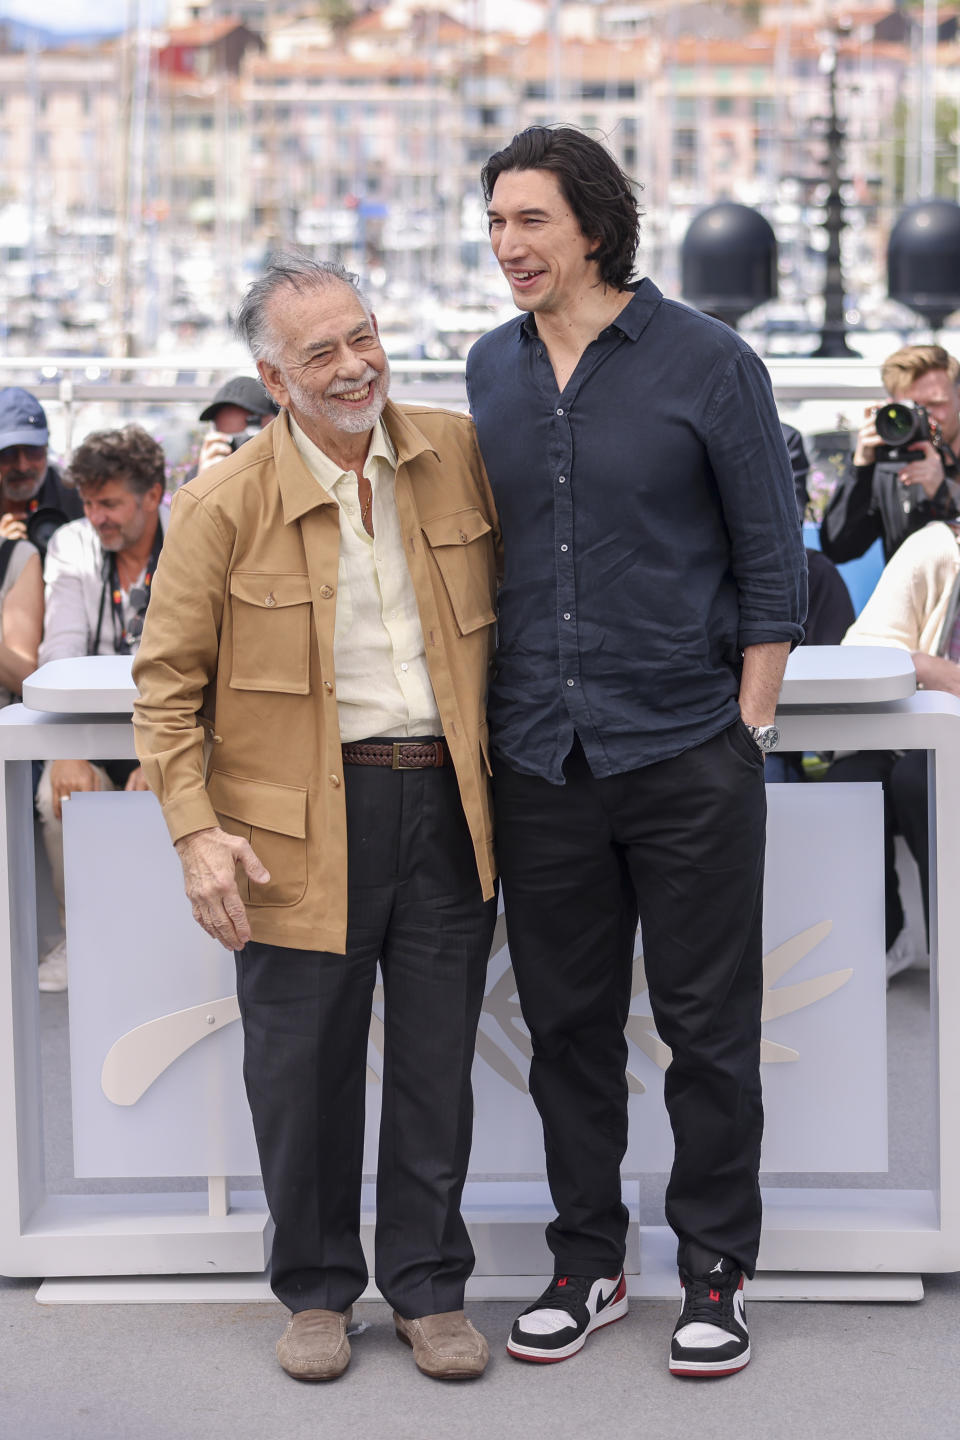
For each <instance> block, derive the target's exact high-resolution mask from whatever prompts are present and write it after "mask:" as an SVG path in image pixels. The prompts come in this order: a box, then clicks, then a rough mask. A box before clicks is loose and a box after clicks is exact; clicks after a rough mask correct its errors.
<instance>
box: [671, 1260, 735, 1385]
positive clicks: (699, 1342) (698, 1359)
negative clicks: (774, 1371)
mask: <svg viewBox="0 0 960 1440" xmlns="http://www.w3.org/2000/svg"><path fill="white" fill-rule="evenodd" d="M680 1294H681V1307H680V1319H679V1320H678V1321H677V1324H676V1327H675V1329H674V1332H673V1340H672V1341H671V1344H670V1374H671V1375H689V1376H694V1377H701V1378H707V1377H710V1376H717V1375H733V1374H735V1373H736V1371H737V1370H742V1369H743V1367H744V1366H745V1365H746V1364H748V1363H749V1360H750V1336H749V1333H748V1331H747V1316H746V1308H745V1306H744V1300H743V1272H742V1271H741V1270H738V1269H737V1267H736V1265H735V1264H734V1263H733V1261H732V1260H728V1259H726V1257H725V1256H723V1255H716V1256H714V1257H713V1259H712V1263H710V1264H709V1265H698V1267H697V1273H696V1274H692V1273H691V1272H690V1271H689V1270H686V1269H684V1267H683V1266H682V1265H681V1267H680Z"/></svg>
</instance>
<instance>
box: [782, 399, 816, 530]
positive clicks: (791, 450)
mask: <svg viewBox="0 0 960 1440" xmlns="http://www.w3.org/2000/svg"><path fill="white" fill-rule="evenodd" d="M780 429H781V430H782V431H783V438H784V441H785V443H786V446H787V454H788V455H789V456H790V468H791V470H792V471H793V488H794V490H795V491H796V494H797V509H798V510H799V511H800V523H801V525H802V524H803V517H804V515H805V514H806V509H807V476H808V475H809V474H810V461H809V460H808V459H807V452H806V450H805V449H804V445H803V436H802V435H801V434H800V431H799V430H797V429H795V427H794V426H793V425H787V424H786V423H785V422H784V421H783V420H781V421H780Z"/></svg>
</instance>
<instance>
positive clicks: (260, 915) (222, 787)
mask: <svg viewBox="0 0 960 1440" xmlns="http://www.w3.org/2000/svg"><path fill="white" fill-rule="evenodd" d="M238 329H239V331H240V333H241V334H242V335H243V336H244V338H245V339H246V341H247V343H248V344H249V346H250V350H251V352H252V354H253V357H254V359H255V360H256V362H257V367H258V369H259V372H260V376H261V378H262V380H263V382H264V384H265V385H266V387H267V390H268V391H269V392H270V394H271V395H272V396H273V397H274V399H275V400H276V401H277V403H278V405H280V406H281V407H282V409H281V413H280V415H279V416H278V417H277V419H276V420H274V421H273V422H272V423H271V424H269V425H268V426H267V427H266V428H265V429H264V430H263V431H261V432H260V434H259V435H256V436H254V438H253V439H251V440H249V441H248V442H247V443H246V444H245V445H243V446H242V447H241V448H240V449H239V450H238V451H237V452H236V454H234V455H232V456H230V458H229V459H226V460H224V461H222V462H221V463H219V464H216V465H213V466H211V467H210V468H209V469H206V470H204V471H203V473H202V474H201V475H199V476H198V477H197V478H196V479H195V480H192V481H191V482H190V483H189V484H187V485H185V486H184V487H183V488H182V490H181V491H180V492H179V493H178V495H177V497H176V499H175V502H174V506H173V513H172V517H171V523H170V529H169V533H168V535H167V539H166V542H165V544H164V550H163V560H162V564H161V566H160V568H159V570H158V572H157V576H156V581H155V583H154V589H153V598H152V601H151V605H150V612H149V617H148V623H147V625H146V628H145V632H144V638H143V641H142V644H141V648H140V651H139V654H138V656H137V660H136V664H135V670H134V675H135V678H136V681H137V684H138V687H139V692H140V696H139V700H138V702H137V706H136V713H135V725H136V732H137V748H138V752H139V754H140V757H141V760H142V763H143V767H144V772H145V774H146V776H147V779H148V782H149V784H150V786H151V788H152V789H153V790H154V791H155V792H156V794H157V795H158V796H159V798H160V801H161V803H162V805H163V810H164V815H165V818H166V821H167V824H168V827H169V829H170V834H171V838H172V839H173V841H174V843H175V845H176V848H177V850H178V852H179V854H180V858H181V861H182V864H183V871H184V879H185V885H186V891H187V895H188V896H189V898H190V901H191V904H192V907H193V913H194V916H195V918H196V920H197V921H198V923H199V924H200V925H202V926H203V928H204V929H205V930H206V931H207V932H208V933H209V934H210V935H212V936H214V937H216V939H218V940H219V941H220V942H221V943H222V944H223V945H224V946H226V947H227V948H228V949H230V950H233V951H235V953H236V965H237V990H238V996H239V1000H240V1009H241V1015H242V1020H243V1028H244V1077H245V1080H246V1086H247V1095H248V1098H249V1101H250V1106H251V1111H252V1114H253V1121H254V1128H255V1131H256V1136H257V1144H258V1148H259V1154H260V1162H261V1169H262V1173H263V1180H264V1189H265V1192H266V1196H267V1201H268V1204H269V1206H270V1210H271V1213H272V1215H273V1219H274V1221H275V1224H276V1235H275V1239H274V1244H273V1257H272V1268H271V1283H272V1286H273V1289H274V1292H275V1294H276V1295H277V1296H278V1298H279V1299H280V1300H282V1301H283V1303H284V1304H285V1305H286V1306H287V1307H288V1308H289V1309H290V1311H291V1312H292V1318H291V1320H290V1323H289V1325H288V1327H287V1329H286V1332H285V1333H284V1335H283V1336H282V1338H281V1340H280V1342H279V1344H278V1346H277V1355H278V1359H279V1361H280V1364H281V1365H282V1366H283V1368H284V1369H285V1370H286V1371H287V1372H288V1374H290V1375H292V1376H294V1377H295V1378H297V1379H301V1380H329V1379H334V1378H336V1377H337V1376H338V1375H341V1374H342V1373H343V1371H344V1370H345V1369H346V1367H347V1363H348V1361H349V1358H350V1343H349V1340H348V1339H347V1326H348V1324H349V1322H350V1318H351V1307H352V1306H353V1304H354V1302H355V1301H356V1300H358V1299H359V1297H360V1295H361V1294H362V1293H363V1291H364V1289H365V1287H366V1284H367V1278H368V1276H367V1267H366V1263H365V1260H364V1255H363V1251H362V1249H361V1245H360V1183H361V1176H362V1165H363V1128H364V1101H365V1092H366V1070H367V1035H368V1029H369V1025H370V1016H371V1007H372V1000H373V992H374V984H375V980H376V971H377V965H378V963H379V965H380V969H381V973H382V976H383V988H384V995H385V999H384V1031H385V1047H384V1054H383V1073H382V1112H381V1124H380V1153H379V1163H378V1180H377V1225H376V1238H375V1272H376V1281H377V1284H378V1286H379V1288H380V1291H381V1293H382V1294H383V1295H384V1297H385V1298H386V1299H387V1300H388V1301H389V1302H390V1304H391V1305H392V1306H393V1308H394V1324H395V1327H396V1332H397V1336H398V1338H399V1339H401V1340H402V1341H404V1342H405V1343H406V1344H408V1345H410V1346H411V1347H412V1349H413V1357H414V1360H415V1362H416V1364H417V1366H418V1367H419V1369H420V1370H421V1371H423V1372H424V1373H425V1374H427V1375H430V1376H433V1377H435V1378H440V1379H468V1378H472V1377H476V1376H479V1375H480V1374H482V1372H483V1370H484V1367H485V1365H486V1362H487V1357H488V1351H487V1344H486V1341H485V1340H484V1338H483V1336H482V1335H480V1334H479V1333H478V1332H477V1331H476V1330H475V1329H474V1327H473V1326H472V1325H471V1324H470V1322H469V1321H468V1320H467V1319H466V1317H465V1315H464V1313H463V1295H464V1286H465V1283H466V1280H467V1277H468V1276H469V1274H470V1273H471V1270H472V1268H473V1258H474V1257H473V1250H472V1248H471V1245H470V1241H469V1238H468V1235H467V1232H466V1227H465V1225H464V1222H463V1219H462V1216H461V1213H460V1198H461V1194H462V1190H463V1183H464V1179H465V1176H466V1170H467V1161H468V1158H469V1152H470V1140H471V1129H472V1095H471V1088H470V1071H471V1062H472V1059H473V1050H474V1043H475V1038H476V1029H477V1021H478V1018H479V1013H480V1006H481V1003H482V999H483V991H484V978H485V973H486V963H487V958H488V955H489V951H490V942H491V938H492V933H493V926H494V920H495V905H496V902H495V882H494V872H493V859H492V844H491V839H492V837H491V823H490V798H489V793H488V786H489V781H488V776H489V766H488V762H487V754H486V725H485V722H484V704H485V694H486V684H487V674H488V668H489V662H490V656H491V648H492V639H493V629H494V608H493V607H494V599H495V587H496V568H495V543H494V542H495V528H496V516H495V512H494V508H493V504H492V501H491V498H490V494H489V490H488V488H487V482H486V475H485V472H484V469H483V466H482V464H481V461H480V458H479V453H478V450H477V445H476V439H475V436H474V431H473V426H472V424H471V422H470V420H469V419H468V418H467V417H466V416H463V415H454V414H450V413H447V412H443V411H438V410H430V409H426V408H422V409H421V408H419V407H416V408H415V407H411V406H403V407H401V406H397V405H394V404H392V403H391V402H390V401H389V400H388V399H387V392H388V386H389V373H390V372H389V367H388V364H387V358H386V355H385V354H384V352H383V349H382V347H381V345H380V340H379V336H378V333H377V326H376V320H375V318H374V316H373V315H372V313H371V311H370V308H369V306H368V304H367V302H366V301H365V300H364V298H363V296H362V295H361V294H360V293H359V291H358V290H357V288H356V285H355V283H354V280H353V277H352V276H350V275H349V274H348V273H347V272H346V271H345V270H344V269H343V267H342V266H340V265H336V264H332V263H317V262H315V261H313V260H310V259H307V258H306V257H304V256H300V255H296V254H289V255H279V256H275V257H274V258H273V259H272V261H271V263H270V265H269V267H268V269H267V271H266V273H265V274H264V275H263V277H262V278H261V279H259V280H258V281H256V282H255V283H254V285H253V286H252V287H251V289H250V290H249V291H248V293H247V295H246V297H245V299H244V301H243V303H242V305H241V309H240V315H239V319H238Z"/></svg>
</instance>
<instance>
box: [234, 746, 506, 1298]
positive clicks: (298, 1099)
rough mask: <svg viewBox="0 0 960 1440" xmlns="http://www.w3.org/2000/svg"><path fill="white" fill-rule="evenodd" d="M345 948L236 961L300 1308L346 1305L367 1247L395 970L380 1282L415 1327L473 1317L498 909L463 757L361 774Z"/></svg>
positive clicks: (267, 949) (260, 1124)
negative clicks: (464, 1208)
mask: <svg viewBox="0 0 960 1440" xmlns="http://www.w3.org/2000/svg"><path fill="white" fill-rule="evenodd" d="M345 785H346V801H347V833H348V855H349V872H348V874H349V912H348V927H347V953H346V954H345V955H337V954H333V953H330V952H326V951H311V950H293V949H287V948H283V947H281V946H277V945H263V944H257V943H255V942H251V943H250V944H248V945H247V946H246V948H245V949H244V950H242V951H239V952H238V954H237V993H238V996H239V999H240V1010H241V1017H242V1020H243V1030H244V1079H245V1081H246V1086H247V1096H248V1099H249V1102H250V1109H251V1111H252V1114H253V1122H254V1129H255V1132H256V1136H257V1148H258V1151H259V1154H260V1164H261V1170H262V1174H263V1183H264V1190H265V1192H266V1197H267V1203H268V1204H269V1206H270V1212H271V1214H272V1216H273V1219H274V1222H275V1225H276V1235H275V1239H274V1243H273V1260H272V1267H271V1284H272V1286H273V1290H274V1293H275V1294H276V1295H277V1297H278V1299H280V1300H282V1301H283V1303H284V1304H285V1305H287V1306H288V1307H289V1308H290V1309H291V1310H293V1311H298V1310H309V1309H316V1308H319V1309H326V1310H345V1309H346V1308H347V1307H348V1306H349V1305H351V1304H352V1303H353V1301H354V1300H356V1299H357V1297H358V1296H359V1295H360V1294H361V1292H362V1291H363V1289H364V1286H365V1285H366V1283H367V1267H366V1263H365V1260H364V1256H363V1251H362V1249H361V1245H360V1185H361V1176H362V1166H363V1129H364V1105H365V1096H366V1084H367V1077H366V1071H367V1034H368V1029H369V1026H370V1015H371V1004H372V999H373V989H374V983H375V979H376V969H377V962H378V961H379V962H380V966H381V973H382V975H383V985H384V1053H383V1089H382V1111H381V1122H380V1153H379V1163H378V1174H377V1225H376V1240H375V1252H376V1278H377V1284H378V1285H379V1287H380V1290H381V1292H382V1293H383V1295H384V1296H385V1298H386V1299H387V1300H388V1301H389V1303H390V1304H391V1305H393V1307H394V1308H395V1309H396V1310H398V1311H399V1312H400V1314H401V1315H403V1316H404V1317H405V1318H406V1319H416V1318H418V1317H420V1316H423V1315H431V1314H437V1313H439V1312H442V1311H445V1310H458V1309H460V1308H461V1307H462V1305H463V1290H464V1285H465V1283H466V1280H467V1277H468V1276H469V1274H470V1273H471V1271H472V1269H473V1260H474V1256H473V1249H472V1247H471V1245H470V1240H469V1237H468V1235H467V1232H466V1227H465V1225H464V1223H463V1220H462V1218H461V1215H460V1197H461V1194H462V1191H463V1183H464V1179H465V1177H466V1172H467V1162H468V1160H469V1156H470V1142H471V1137H472V1127H473V1096H472V1091H471V1086H470V1072H471V1065H472V1062H473V1052H474V1044H475V1040H476V1031H477V1021H478V1019H479V1015H480V1007H481V1005H482V1003H483V992H484V982H485V976H486V967H487V959H488V957H489V954H490V943H491V939H492V935H493V926H494V923H495V919H496V903H495V902H494V901H492V900H491V901H484V900H483V897H482V895H481V891H480V882H479V879H478V876H477V867H476V862H475V860H474V855H473V848H472V845H471V843H470V836H469V833H468V830H467V824H466V820H465V818H464V815H463V810H462V807H461V803H460V797H459V792H458V789H457V782H456V776H455V774H454V771H453V768H452V766H450V765H449V764H448V765H447V766H445V767H443V768H442V769H435V770H409V771H403V770H396V771H394V770H381V769H376V768H370V769H367V768H364V767H358V766H349V765H348V766H347V767H346V769H345Z"/></svg>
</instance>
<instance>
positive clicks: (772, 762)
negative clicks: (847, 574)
mask: <svg viewBox="0 0 960 1440" xmlns="http://www.w3.org/2000/svg"><path fill="white" fill-rule="evenodd" d="M780 429H781V430H782V431H783V438H784V440H785V441H786V444H787V454H788V455H789V456H790V464H791V466H792V468H793V483H794V488H795V490H796V495H797V506H798V508H799V511H800V518H801V522H802V520H803V515H804V512H805V511H806V508H807V475H808V474H809V471H810V461H809V460H808V459H807V452H806V450H805V449H804V445H803V437H802V435H801V434H800V431H799V430H795V429H794V427H793V426H792V425H786V424H784V422H783V421H782V420H781V422H780ZM807 587H808V591H807V593H808V601H807V618H806V620H805V621H804V627H803V630H804V635H803V641H802V644H804V645H839V644H840V641H841V640H842V639H843V637H844V635H845V634H846V631H847V628H848V627H849V626H850V625H852V624H853V620H854V611H853V601H852V600H851V599H850V592H849V590H848V589H847V587H846V585H845V584H844V581H843V577H842V576H841V575H840V573H839V572H838V570H837V568H836V566H835V565H834V564H833V563H832V562H831V561H830V560H827V559H826V558H825V557H824V556H823V555H821V554H820V551H819V550H811V549H809V548H808V549H807ZM764 778H765V779H766V781H767V783H768V784H772V783H774V782H778V781H788V780H803V779H804V778H805V776H804V770H803V756H802V754H800V753H798V752H794V751H781V750H774V751H772V752H771V753H770V754H769V755H768V756H767V757H766V761H765V764H764Z"/></svg>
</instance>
